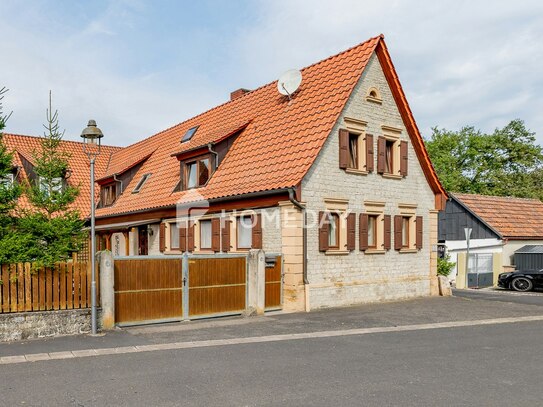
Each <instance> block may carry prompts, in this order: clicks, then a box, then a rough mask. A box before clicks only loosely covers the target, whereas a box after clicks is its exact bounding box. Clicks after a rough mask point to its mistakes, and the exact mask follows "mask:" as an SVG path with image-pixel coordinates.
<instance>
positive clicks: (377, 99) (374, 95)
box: [366, 87, 383, 104]
mask: <svg viewBox="0 0 543 407" xmlns="http://www.w3.org/2000/svg"><path fill="white" fill-rule="evenodd" d="M366 100H367V101H368V102H373V103H378V104H381V103H382V102H383V101H382V99H381V93H380V92H379V89H377V88H375V87H372V88H370V89H369V90H368V93H367V95H366Z"/></svg>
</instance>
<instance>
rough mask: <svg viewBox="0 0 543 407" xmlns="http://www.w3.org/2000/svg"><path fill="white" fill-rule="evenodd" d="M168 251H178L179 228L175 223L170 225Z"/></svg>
mask: <svg viewBox="0 0 543 407" xmlns="http://www.w3.org/2000/svg"><path fill="white" fill-rule="evenodd" d="M169 225H170V250H175V249H179V227H178V226H177V223H175V222H174V223H170V224H169Z"/></svg>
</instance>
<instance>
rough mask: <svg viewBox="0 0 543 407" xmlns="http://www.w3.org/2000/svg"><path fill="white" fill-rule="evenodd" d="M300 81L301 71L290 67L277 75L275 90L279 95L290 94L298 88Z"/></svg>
mask: <svg viewBox="0 0 543 407" xmlns="http://www.w3.org/2000/svg"><path fill="white" fill-rule="evenodd" d="M301 83H302V73H301V72H300V71H298V70H297V69H290V70H288V71H286V72H285V73H284V74H283V75H281V76H280V77H279V80H278V81H277V90H278V91H279V93H280V94H281V95H285V96H288V98H289V99H290V96H291V95H292V94H293V93H294V92H296V91H297V90H298V88H299V87H300V84H301Z"/></svg>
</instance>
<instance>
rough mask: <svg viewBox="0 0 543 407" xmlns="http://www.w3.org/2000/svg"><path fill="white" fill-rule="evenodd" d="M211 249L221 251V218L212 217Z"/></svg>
mask: <svg viewBox="0 0 543 407" xmlns="http://www.w3.org/2000/svg"><path fill="white" fill-rule="evenodd" d="M211 250H213V251H214V252H220V251H221V219H220V218H213V219H211Z"/></svg>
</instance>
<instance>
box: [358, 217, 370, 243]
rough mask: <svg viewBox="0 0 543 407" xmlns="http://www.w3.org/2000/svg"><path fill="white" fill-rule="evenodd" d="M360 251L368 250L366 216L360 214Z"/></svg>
mask: <svg viewBox="0 0 543 407" xmlns="http://www.w3.org/2000/svg"><path fill="white" fill-rule="evenodd" d="M359 227H360V236H359V240H360V250H362V251H364V250H367V248H368V214H367V213H361V214H360V226H359Z"/></svg>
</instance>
